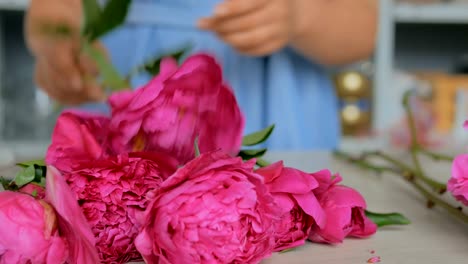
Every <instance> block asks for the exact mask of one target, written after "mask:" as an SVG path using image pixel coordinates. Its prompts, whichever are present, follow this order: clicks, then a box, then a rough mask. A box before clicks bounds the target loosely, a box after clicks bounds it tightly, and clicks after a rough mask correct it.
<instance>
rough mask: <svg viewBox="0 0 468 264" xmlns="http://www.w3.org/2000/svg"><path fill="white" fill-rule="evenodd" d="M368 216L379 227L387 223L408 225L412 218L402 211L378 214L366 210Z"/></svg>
mask: <svg viewBox="0 0 468 264" xmlns="http://www.w3.org/2000/svg"><path fill="white" fill-rule="evenodd" d="M366 216H367V217H368V218H369V219H370V220H372V222H374V223H375V224H376V225H377V226H378V227H382V226H387V225H408V224H411V222H410V220H409V219H408V218H406V217H405V216H404V215H402V214H400V213H388V214H378V213H373V212H370V211H366Z"/></svg>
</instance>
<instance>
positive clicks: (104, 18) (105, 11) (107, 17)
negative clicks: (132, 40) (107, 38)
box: [83, 0, 132, 42]
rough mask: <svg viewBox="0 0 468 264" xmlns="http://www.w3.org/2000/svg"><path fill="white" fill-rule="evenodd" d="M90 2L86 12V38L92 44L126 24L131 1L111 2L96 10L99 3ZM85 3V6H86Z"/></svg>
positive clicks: (115, 0) (119, 0)
mask: <svg viewBox="0 0 468 264" xmlns="http://www.w3.org/2000/svg"><path fill="white" fill-rule="evenodd" d="M84 2H89V3H88V4H87V7H86V8H88V9H89V10H85V11H86V16H88V17H86V18H88V19H89V20H86V19H85V21H86V24H85V25H86V26H85V29H86V30H85V32H84V33H85V36H86V37H87V39H88V40H89V41H90V42H93V41H94V40H96V39H98V38H100V37H102V36H104V35H105V34H107V33H109V32H110V31H112V30H114V29H115V28H117V27H118V26H120V25H122V24H123V23H124V22H125V18H126V17H127V13H128V10H129V8H130V3H131V2H132V1H131V0H109V1H107V4H106V5H105V6H104V8H102V9H99V10H96V5H97V3H93V2H95V1H91V0H89V1H86V0H84ZM84 2H83V4H84Z"/></svg>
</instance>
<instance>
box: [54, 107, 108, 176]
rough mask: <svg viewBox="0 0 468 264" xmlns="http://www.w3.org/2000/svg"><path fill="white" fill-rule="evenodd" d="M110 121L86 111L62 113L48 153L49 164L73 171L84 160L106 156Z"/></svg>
mask: <svg viewBox="0 0 468 264" xmlns="http://www.w3.org/2000/svg"><path fill="white" fill-rule="evenodd" d="M108 124H109V118H107V117H105V116H101V115H93V114H89V113H84V112H77V111H73V112H72V111H69V112H64V113H62V114H61V115H60V116H59V118H58V120H57V123H56V125H55V128H54V132H53V134H52V144H51V145H50V146H49V149H48V150H47V154H46V162H47V164H50V165H53V166H55V167H56V168H58V169H59V170H61V171H70V170H72V169H73V166H74V164H76V163H78V162H79V161H82V160H94V159H97V158H99V157H101V155H103V153H104V149H103V145H104V143H105V140H106V137H107V134H108Z"/></svg>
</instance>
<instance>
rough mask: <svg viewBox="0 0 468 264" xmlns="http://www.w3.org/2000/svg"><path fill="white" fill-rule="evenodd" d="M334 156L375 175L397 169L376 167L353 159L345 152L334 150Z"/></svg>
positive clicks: (362, 160) (361, 160)
mask: <svg viewBox="0 0 468 264" xmlns="http://www.w3.org/2000/svg"><path fill="white" fill-rule="evenodd" d="M334 155H335V156H336V157H338V158H341V159H344V160H347V161H348V162H351V163H354V164H356V165H358V166H359V167H361V168H362V169H368V170H371V171H374V172H376V173H382V172H385V171H388V172H396V171H397V169H395V168H391V167H384V166H377V165H373V164H370V163H369V162H366V161H365V160H364V159H359V158H354V157H352V156H351V155H349V154H347V153H345V152H342V151H339V150H336V151H335V152H334Z"/></svg>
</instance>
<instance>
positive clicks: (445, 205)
mask: <svg viewBox="0 0 468 264" xmlns="http://www.w3.org/2000/svg"><path fill="white" fill-rule="evenodd" d="M335 154H336V156H337V157H339V158H342V159H345V160H346V161H348V162H356V161H357V160H358V159H356V158H353V157H352V156H351V155H349V154H346V153H344V152H341V151H337V152H335ZM379 156H381V155H379ZM359 165H360V166H361V167H363V168H381V167H378V166H375V165H373V164H371V163H370V162H368V161H366V160H362V159H361V160H359ZM401 169H403V168H401ZM372 170H374V171H376V170H375V169H372ZM385 171H389V172H392V173H394V174H396V175H398V176H400V177H402V178H403V179H405V180H407V181H408V182H409V183H410V184H411V185H412V186H413V187H414V188H415V189H417V190H418V191H419V192H420V193H421V194H422V195H423V196H424V197H425V198H426V199H428V200H429V201H431V202H433V203H434V204H436V205H438V206H440V207H442V208H444V209H445V210H447V211H448V212H449V213H450V214H452V215H453V216H455V217H457V218H459V219H460V220H462V221H463V222H465V223H468V215H466V214H464V213H463V211H461V210H460V209H458V208H455V207H453V206H452V205H450V204H449V203H447V202H445V201H443V200H442V199H439V198H437V196H436V195H433V194H432V193H430V192H429V191H427V190H426V189H425V188H424V187H423V186H421V184H419V183H418V182H416V181H415V180H414V179H413V178H412V177H411V176H410V175H405V174H402V173H401V171H400V170H398V169H393V168H389V169H386V170H385ZM405 171H406V170H405ZM408 172H410V173H412V172H413V173H414V170H409V171H408Z"/></svg>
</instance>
